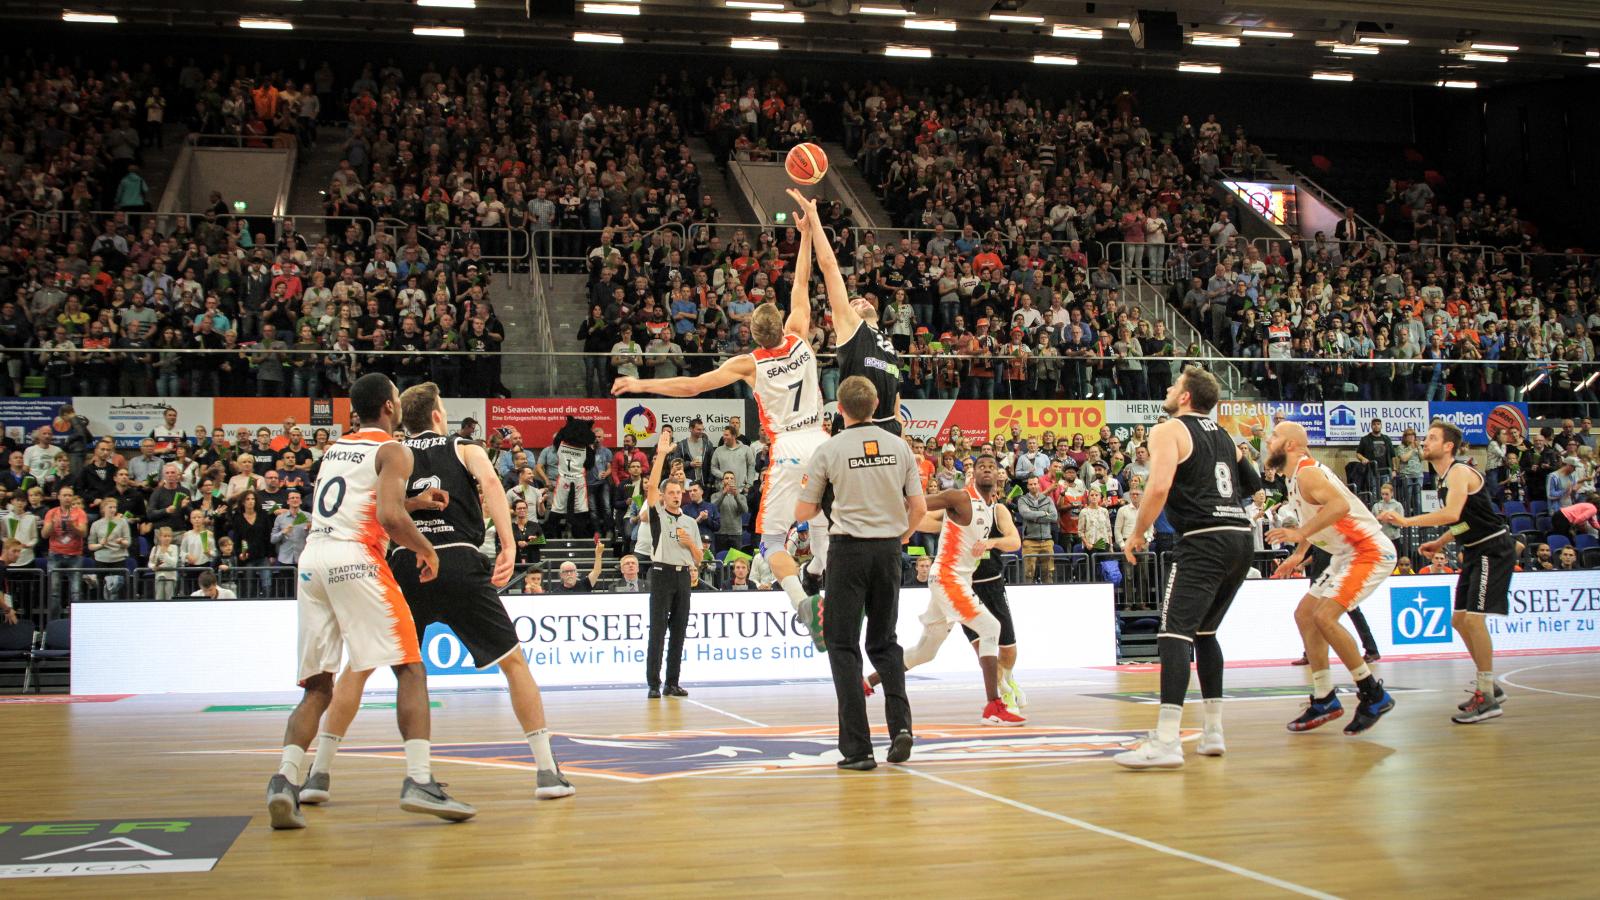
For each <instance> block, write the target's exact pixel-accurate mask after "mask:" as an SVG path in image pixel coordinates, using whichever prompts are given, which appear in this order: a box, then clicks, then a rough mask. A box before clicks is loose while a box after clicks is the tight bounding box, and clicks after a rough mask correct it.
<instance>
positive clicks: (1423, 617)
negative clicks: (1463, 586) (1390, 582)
mask: <svg viewBox="0 0 1600 900" xmlns="http://www.w3.org/2000/svg"><path fill="white" fill-rule="evenodd" d="M1389 615H1390V618H1391V619H1392V624H1393V626H1394V643H1396V644H1448V643H1450V640H1451V638H1452V637H1453V636H1454V635H1453V632H1452V630H1451V628H1450V588H1449V587H1446V586H1443V585H1441V586H1438V587H1419V588H1390V589H1389Z"/></svg>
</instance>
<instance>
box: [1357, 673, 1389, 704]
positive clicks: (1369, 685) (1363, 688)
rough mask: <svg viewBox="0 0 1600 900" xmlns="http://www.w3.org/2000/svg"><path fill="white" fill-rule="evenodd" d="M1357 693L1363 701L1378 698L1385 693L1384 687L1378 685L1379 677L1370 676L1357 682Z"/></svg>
mask: <svg viewBox="0 0 1600 900" xmlns="http://www.w3.org/2000/svg"><path fill="white" fill-rule="evenodd" d="M1356 693H1357V694H1358V695H1359V696H1360V697H1361V698H1362V699H1363V700H1365V699H1367V698H1369V697H1377V696H1378V695H1379V694H1382V693H1383V685H1381V684H1379V683H1378V676H1376V675H1368V676H1367V677H1365V678H1363V679H1361V680H1360V681H1358V682H1356Z"/></svg>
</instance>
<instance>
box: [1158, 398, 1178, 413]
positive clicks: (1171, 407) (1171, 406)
mask: <svg viewBox="0 0 1600 900" xmlns="http://www.w3.org/2000/svg"><path fill="white" fill-rule="evenodd" d="M1161 409H1162V411H1163V412H1165V413H1166V414H1167V415H1169V416H1175V415H1177V414H1178V401H1176V400H1165V401H1163V402H1162V404H1161Z"/></svg>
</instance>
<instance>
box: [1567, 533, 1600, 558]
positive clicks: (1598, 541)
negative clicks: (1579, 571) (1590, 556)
mask: <svg viewBox="0 0 1600 900" xmlns="http://www.w3.org/2000/svg"><path fill="white" fill-rule="evenodd" d="M1572 546H1574V547H1576V548H1577V549H1578V553H1579V554H1580V555H1581V554H1582V553H1583V551H1585V550H1589V549H1592V548H1594V547H1600V538H1597V537H1595V536H1594V535H1592V534H1579V535H1574V536H1573V538H1572Z"/></svg>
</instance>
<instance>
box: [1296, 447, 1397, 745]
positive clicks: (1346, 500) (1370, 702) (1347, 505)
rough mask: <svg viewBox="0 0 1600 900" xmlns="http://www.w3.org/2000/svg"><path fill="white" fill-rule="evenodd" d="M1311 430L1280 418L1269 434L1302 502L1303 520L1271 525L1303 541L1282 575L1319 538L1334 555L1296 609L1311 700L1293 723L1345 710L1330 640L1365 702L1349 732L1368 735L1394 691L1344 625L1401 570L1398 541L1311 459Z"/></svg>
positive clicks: (1312, 722)
mask: <svg viewBox="0 0 1600 900" xmlns="http://www.w3.org/2000/svg"><path fill="white" fill-rule="evenodd" d="M1307 444H1308V442H1307V438H1306V430H1305V428H1304V427H1302V426H1300V425H1298V424H1296V423H1294V422H1288V421H1285V422H1280V423H1278V425H1277V427H1275V428H1273V429H1272V435H1271V436H1270V437H1269V438H1268V439H1267V465H1268V466H1269V467H1272V468H1276V469H1277V470H1278V471H1280V472H1285V473H1287V474H1288V476H1289V502H1290V503H1293V504H1294V505H1295V507H1296V508H1297V512H1298V519H1299V521H1300V523H1301V524H1300V527H1298V528H1274V529H1272V530H1271V531H1269V532H1267V540H1269V541H1272V542H1273V543H1288V544H1295V545H1297V546H1296V548H1295V551H1294V553H1292V554H1290V556H1289V558H1288V559H1286V560H1284V561H1283V563H1282V564H1281V565H1280V566H1278V570H1277V571H1276V572H1274V573H1273V577H1274V578H1282V577H1286V576H1287V575H1289V574H1290V573H1292V572H1294V571H1295V570H1296V569H1298V568H1299V567H1300V565H1301V564H1302V563H1304V562H1305V558H1306V554H1307V553H1308V552H1309V551H1310V548H1311V546H1312V545H1316V546H1317V547H1319V548H1321V549H1322V550H1324V551H1326V552H1327V553H1328V554H1329V555H1331V556H1332V557H1333V560H1332V562H1330V563H1329V564H1328V568H1327V570H1326V571H1324V572H1323V573H1322V577H1320V578H1318V579H1317V580H1316V582H1315V583H1313V584H1312V585H1311V590H1309V591H1308V592H1306V596H1305V597H1304V598H1303V599H1302V600H1301V601H1300V606H1299V607H1298V608H1297V609H1296V610H1295V611H1294V620H1295V624H1297V625H1299V626H1300V636H1301V638H1302V639H1303V640H1304V641H1305V648H1306V659H1308V660H1310V661H1311V702H1310V703H1309V704H1307V706H1306V709H1305V712H1303V713H1301V715H1300V717H1299V718H1297V719H1295V720H1294V721H1292V722H1290V723H1289V730H1290V731H1310V730H1311V729H1313V728H1317V727H1319V726H1321V725H1325V724H1327V723H1328V722H1331V721H1333V720H1334V719H1337V718H1339V717H1340V716H1342V715H1344V707H1343V706H1342V705H1341V704H1340V703H1339V697H1338V695H1337V694H1336V693H1335V692H1334V687H1333V676H1332V675H1331V674H1329V672H1328V647H1329V646H1332V647H1333V649H1334V651H1335V652H1336V653H1338V654H1339V659H1340V660H1341V661H1343V662H1344V664H1345V667H1346V668H1347V669H1349V670H1350V677H1351V678H1352V679H1354V680H1355V683H1356V692H1357V693H1358V695H1359V696H1360V702H1359V703H1358V704H1357V705H1356V713H1355V716H1354V717H1353V718H1352V719H1351V721H1350V724H1349V725H1347V726H1345V729H1344V733H1345V734H1360V733H1361V732H1363V731H1366V730H1367V729H1368V728H1371V727H1372V726H1373V725H1376V724H1377V723H1378V720H1379V719H1380V718H1382V717H1383V716H1384V714H1386V713H1388V712H1389V711H1390V710H1392V709H1394V698H1393V697H1391V696H1390V695H1389V692H1388V691H1385V690H1384V689H1383V682H1381V681H1379V680H1378V679H1377V677H1376V676H1374V675H1373V674H1372V671H1371V670H1370V669H1368V668H1367V663H1366V661H1365V660H1363V659H1362V658H1361V647H1360V646H1359V645H1358V644H1357V643H1356V639H1355V637H1354V636H1353V635H1351V634H1350V632H1348V631H1346V630H1345V629H1344V626H1343V625H1340V624H1339V617H1340V616H1342V615H1344V614H1345V613H1347V612H1349V611H1350V610H1352V609H1355V608H1356V606H1357V604H1359V603H1360V602H1361V601H1362V600H1365V599H1366V598H1367V597H1370V596H1371V595H1372V592H1373V591H1375V590H1377V589H1378V585H1380V584H1382V583H1383V580H1384V579H1385V578H1387V577H1389V573H1390V572H1393V571H1394V564H1395V556H1396V554H1395V550H1394V544H1393V543H1391V542H1390V541H1389V538H1388V537H1386V536H1385V535H1384V533H1383V527H1382V526H1381V525H1379V524H1378V520H1377V519H1376V518H1374V517H1373V515H1372V512H1371V511H1370V510H1368V509H1367V507H1366V505H1365V504H1363V503H1362V502H1361V501H1360V500H1359V499H1357V498H1356V496H1355V495H1354V494H1352V493H1350V489H1349V488H1348V487H1345V485H1344V483H1343V482H1341V481H1340V480H1339V479H1338V478H1337V477H1336V476H1335V475H1334V474H1333V472H1331V471H1330V470H1329V469H1328V467H1327V466H1324V465H1322V464H1321V463H1319V462H1317V461H1316V460H1314V459H1312V458H1311V455H1310V453H1309V451H1308V450H1307Z"/></svg>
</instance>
